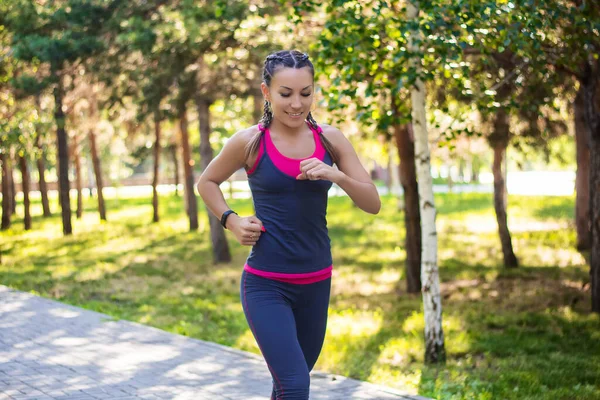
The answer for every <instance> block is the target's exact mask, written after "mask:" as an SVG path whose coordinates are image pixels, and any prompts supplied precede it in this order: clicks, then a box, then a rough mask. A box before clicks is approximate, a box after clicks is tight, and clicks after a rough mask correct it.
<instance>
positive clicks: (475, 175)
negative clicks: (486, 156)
mask: <svg viewBox="0 0 600 400" xmlns="http://www.w3.org/2000/svg"><path fill="white" fill-rule="evenodd" d="M480 169H481V162H480V161H479V157H478V156H473V161H471V183H474V184H478V183H479V171H480Z"/></svg>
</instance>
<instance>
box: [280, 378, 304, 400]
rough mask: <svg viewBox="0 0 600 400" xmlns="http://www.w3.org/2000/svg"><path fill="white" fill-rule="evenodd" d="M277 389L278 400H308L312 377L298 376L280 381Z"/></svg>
mask: <svg viewBox="0 0 600 400" xmlns="http://www.w3.org/2000/svg"><path fill="white" fill-rule="evenodd" d="M278 386H279V387H277V388H276V390H275V392H276V394H277V397H276V399H277V400H308V394H309V390H310V376H309V374H308V373H303V374H296V375H293V376H290V377H288V378H286V379H282V380H280V381H279V385H278Z"/></svg>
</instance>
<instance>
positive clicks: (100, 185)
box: [88, 129, 106, 221]
mask: <svg viewBox="0 0 600 400" xmlns="http://www.w3.org/2000/svg"><path fill="white" fill-rule="evenodd" d="M88 137H89V139H90V153H92V165H93V166H94V176H95V180H96V192H97V196H98V212H99V213H100V219H101V220H102V221H106V204H105V203H104V194H103V190H104V182H103V180H102V165H101V163H100V156H98V147H97V146H96V132H94V129H90V131H89V133H88Z"/></svg>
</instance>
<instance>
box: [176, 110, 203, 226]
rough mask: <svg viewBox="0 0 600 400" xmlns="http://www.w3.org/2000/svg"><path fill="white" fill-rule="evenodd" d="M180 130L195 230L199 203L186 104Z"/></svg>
mask: <svg viewBox="0 0 600 400" xmlns="http://www.w3.org/2000/svg"><path fill="white" fill-rule="evenodd" d="M179 132H180V134H181V149H182V155H183V171H184V174H185V182H184V189H185V190H184V197H185V199H186V210H187V213H188V217H189V220H190V231H193V230H197V229H198V205H197V203H196V194H195V193H194V171H193V169H192V167H193V161H192V158H191V153H190V141H189V134H188V120H187V111H186V105H183V106H181V109H180V111H179Z"/></svg>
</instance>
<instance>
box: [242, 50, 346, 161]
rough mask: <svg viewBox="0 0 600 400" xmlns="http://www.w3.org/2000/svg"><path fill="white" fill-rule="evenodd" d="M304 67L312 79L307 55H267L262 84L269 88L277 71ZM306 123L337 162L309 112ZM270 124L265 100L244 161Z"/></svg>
mask: <svg viewBox="0 0 600 400" xmlns="http://www.w3.org/2000/svg"><path fill="white" fill-rule="evenodd" d="M305 67H308V68H309V69H310V72H311V74H312V76H313V78H314V76H315V67H314V66H313V64H312V62H311V61H310V59H309V57H308V54H306V53H302V52H300V51H298V50H282V51H278V52H276V53H272V54H269V55H268V56H267V58H266V59H265V63H264V67H263V76H262V78H263V82H264V83H265V84H266V85H267V86H271V79H272V78H273V75H275V73H276V72H277V70H278V69H281V68H295V69H300V68H305ZM306 121H307V122H308V123H309V124H310V126H311V127H312V128H313V129H314V130H316V131H317V132H319V137H320V139H321V143H322V144H323V146H324V147H325V149H326V150H327V151H328V152H329V154H330V155H331V158H332V159H333V162H337V160H338V157H337V152H336V150H335V148H334V147H333V145H332V144H331V142H330V141H329V140H328V139H327V138H326V137H325V136H324V135H323V131H322V130H321V129H320V128H319V125H318V124H317V121H315V119H314V117H313V116H312V113H311V112H309V113H308V115H307V116H306ZM271 122H273V111H272V110H271V104H270V103H269V102H268V101H267V100H265V104H264V111H263V116H262V118H261V119H260V121H259V125H260V127H261V129H259V132H258V133H257V134H256V135H255V136H254V137H253V138H252V140H251V141H250V142H249V143H248V145H247V147H246V159H248V158H249V157H250V156H251V155H254V154H255V153H256V152H257V151H258V146H259V145H260V139H261V138H262V136H263V134H264V131H265V129H267V128H268V127H269V126H270V125H271Z"/></svg>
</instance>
